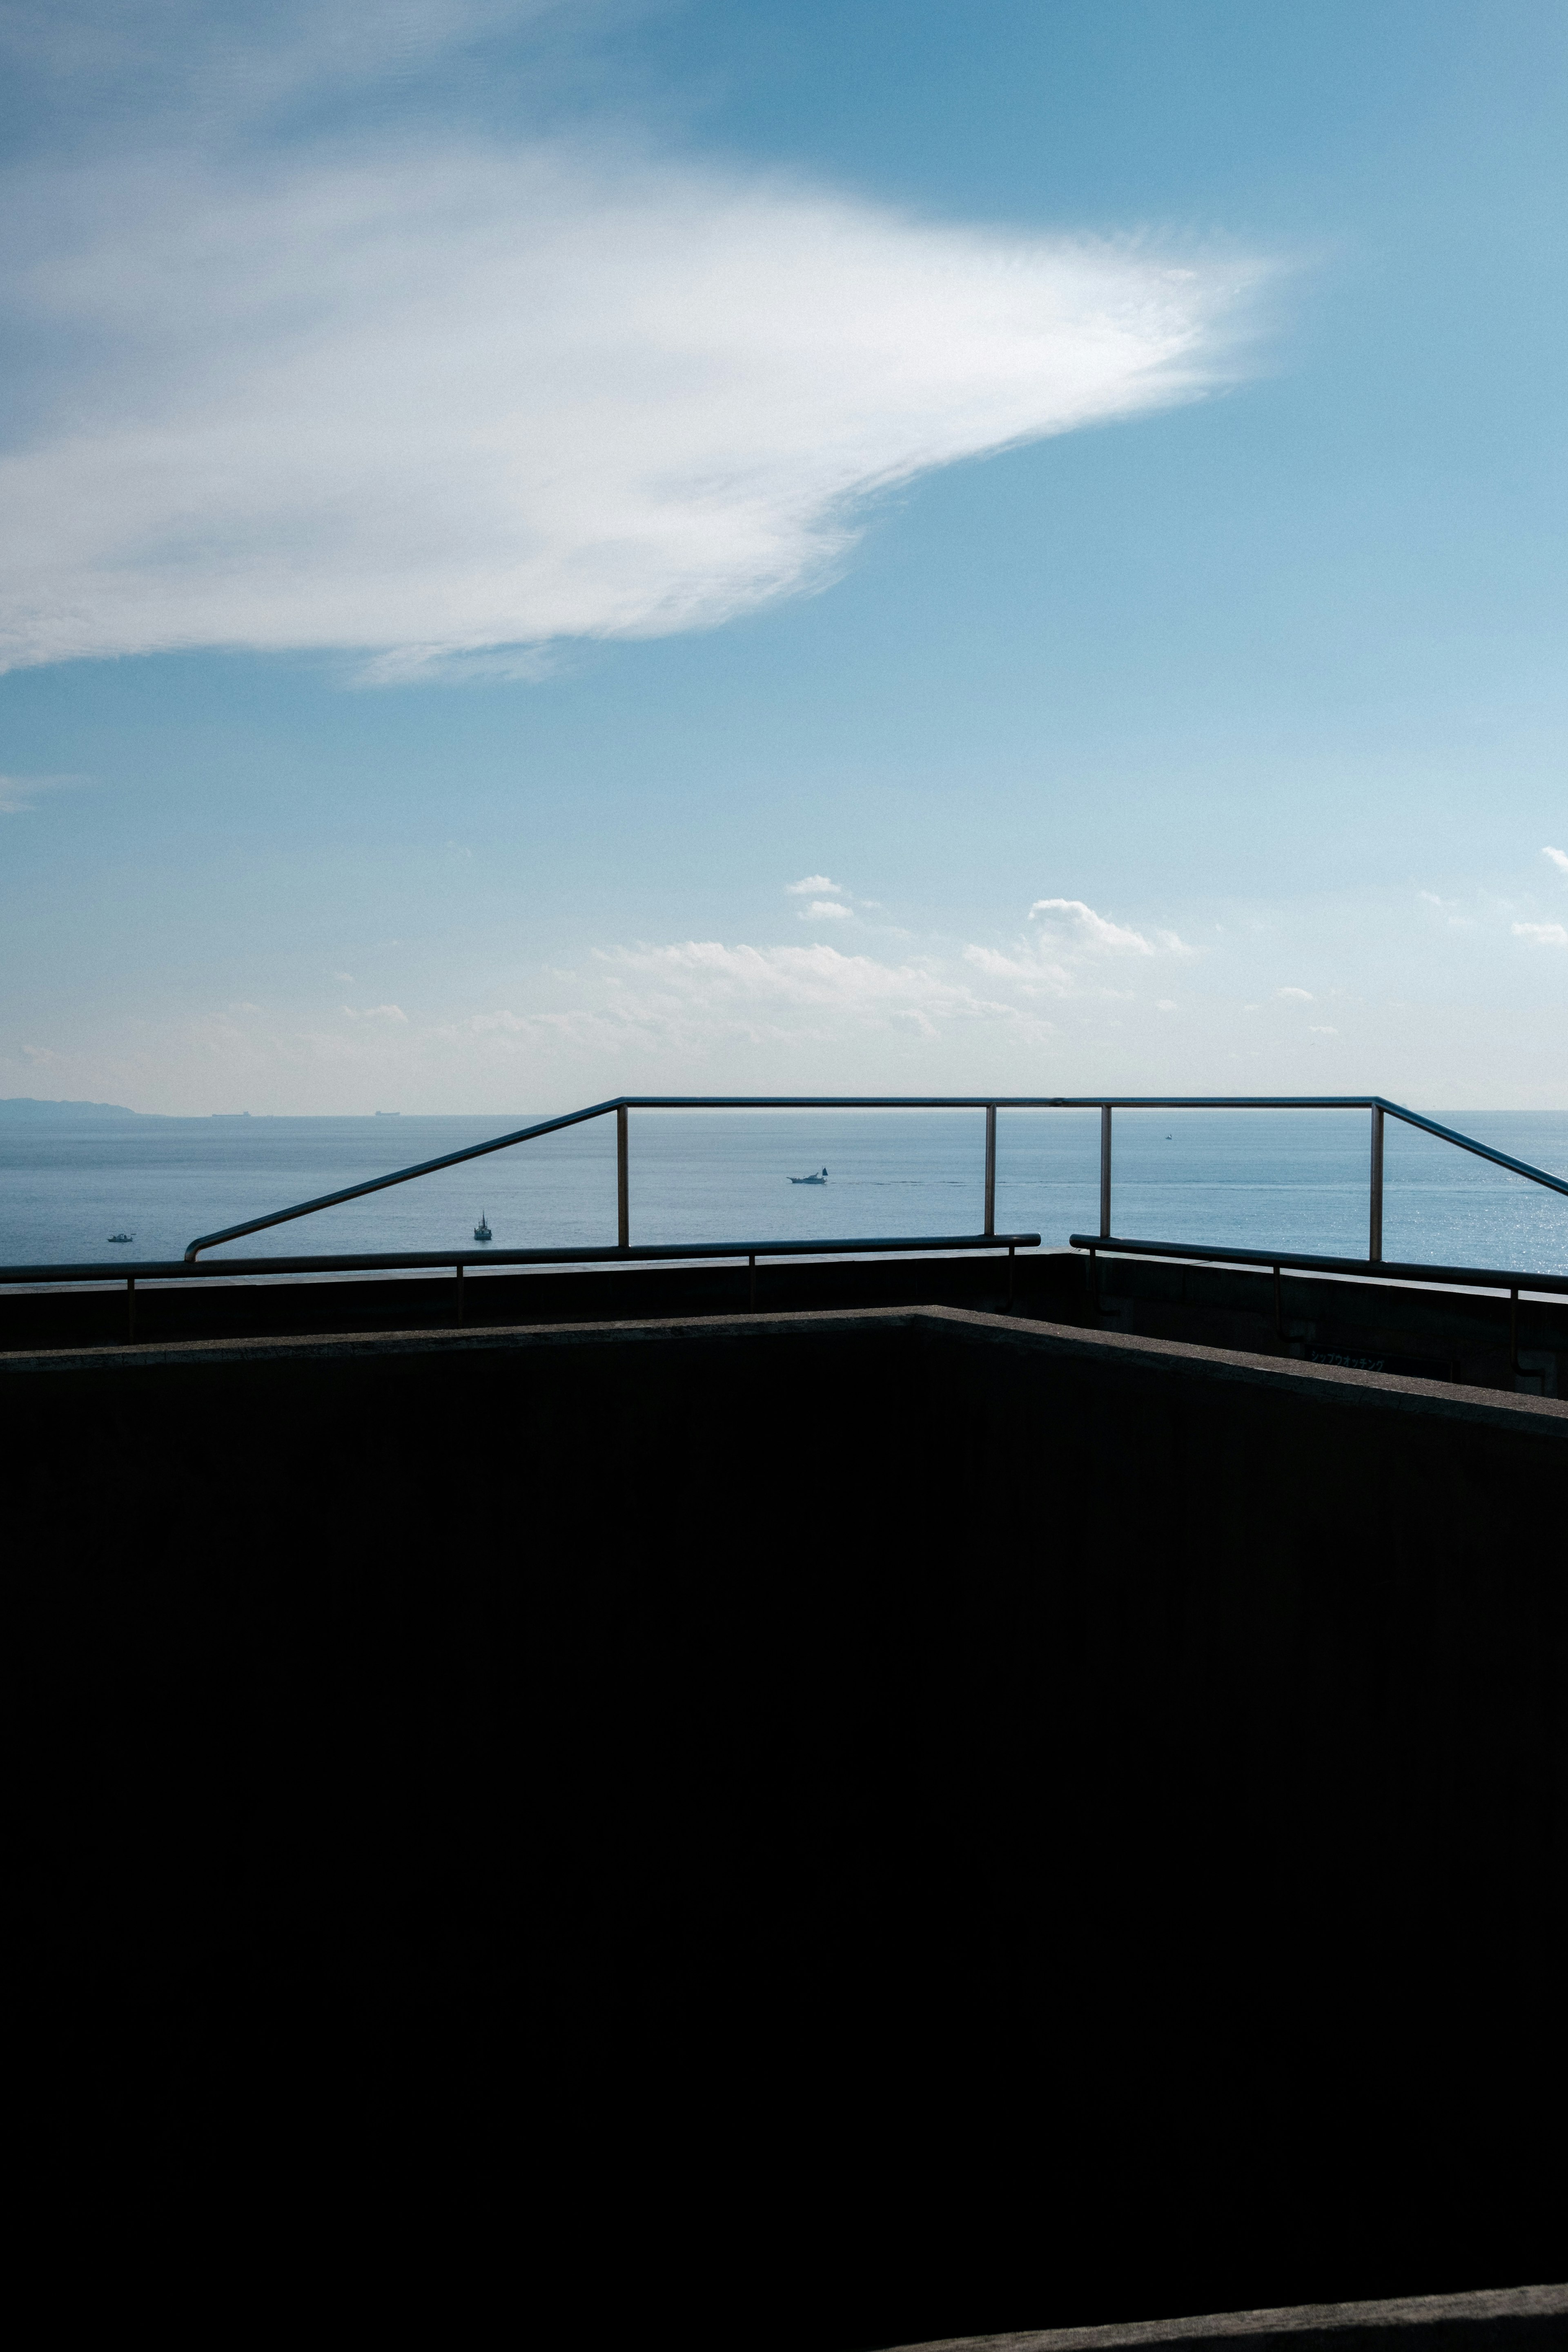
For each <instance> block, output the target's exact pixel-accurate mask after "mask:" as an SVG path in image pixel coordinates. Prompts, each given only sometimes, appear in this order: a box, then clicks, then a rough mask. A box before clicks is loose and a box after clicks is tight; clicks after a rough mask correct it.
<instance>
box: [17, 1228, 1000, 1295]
mask: <svg viewBox="0 0 1568 2352" xmlns="http://www.w3.org/2000/svg"><path fill="white" fill-rule="evenodd" d="M1039 1245H1040V1236H1039V1235H1038V1234H894V1235H892V1236H890V1237H885V1238H878V1239H872V1240H850V1241H788V1242H638V1243H636V1244H627V1245H626V1246H625V1247H618V1246H616V1245H613V1244H612V1245H607V1246H605V1247H603V1248H584V1249H531V1250H498V1249H468V1250H437V1251H420V1250H378V1251H373V1252H370V1253H362V1254H360V1255H343V1256H335V1257H231V1258H209V1259H207V1260H206V1261H205V1263H204V1262H203V1261H202V1260H200V1259H186V1258H116V1259H110V1260H109V1261H108V1262H106V1263H102V1264H94V1265H0V1285H4V1284H6V1283H13V1284H15V1283H27V1284H30V1285H37V1284H40V1283H70V1282H190V1281H197V1282H202V1281H206V1282H210V1281H213V1280H215V1279H217V1280H221V1279H222V1277H223V1276H225V1275H227V1276H230V1278H231V1279H232V1278H234V1277H236V1276H256V1275H267V1274H374V1273H390V1272H393V1271H395V1270H396V1269H398V1268H404V1269H410V1268H416V1267H419V1266H470V1265H647V1264H648V1263H649V1262H650V1261H656V1262H657V1261H660V1260H662V1261H664V1262H666V1263H668V1264H675V1263H679V1261H681V1260H683V1259H692V1258H759V1257H854V1256H859V1257H876V1256H887V1255H897V1254H899V1253H900V1252H902V1253H903V1254H905V1255H909V1256H911V1257H912V1256H921V1255H931V1254H932V1253H933V1252H937V1251H941V1252H943V1253H946V1252H950V1251H958V1250H1005V1251H1006V1252H1007V1255H1008V1256H1009V1257H1011V1255H1013V1252H1014V1251H1015V1250H1019V1249H1038V1247H1039Z"/></svg>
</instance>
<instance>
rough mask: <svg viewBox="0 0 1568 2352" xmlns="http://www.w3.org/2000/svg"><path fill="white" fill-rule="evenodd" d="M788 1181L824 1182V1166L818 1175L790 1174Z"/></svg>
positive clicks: (797, 1182)
mask: <svg viewBox="0 0 1568 2352" xmlns="http://www.w3.org/2000/svg"><path fill="white" fill-rule="evenodd" d="M789 1181H790V1182H791V1183H792V1184H826V1181H827V1171H826V1168H825V1169H824V1170H823V1171H822V1172H821V1174H820V1175H818V1176H792V1177H791V1178H790V1180H789Z"/></svg>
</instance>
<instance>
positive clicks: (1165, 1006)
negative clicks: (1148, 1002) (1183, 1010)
mask: <svg viewBox="0 0 1568 2352" xmlns="http://www.w3.org/2000/svg"><path fill="white" fill-rule="evenodd" d="M1154 1010H1155V1012H1156V1013H1174V1011H1175V1010H1176V1000H1175V998H1174V997H1173V996H1162V997H1160V998H1159V999H1158V1000H1157V1002H1156V1003H1155V1006H1154Z"/></svg>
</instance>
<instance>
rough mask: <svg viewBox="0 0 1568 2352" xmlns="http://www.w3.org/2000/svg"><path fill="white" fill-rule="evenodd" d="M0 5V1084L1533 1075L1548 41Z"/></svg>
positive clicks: (1196, 1085) (1247, 15) (1538, 963)
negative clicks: (0, 232) (0, 956)
mask: <svg viewBox="0 0 1568 2352" xmlns="http://www.w3.org/2000/svg"><path fill="white" fill-rule="evenodd" d="M256 13H257V12H255V11H246V10H239V9H234V10H225V9H221V8H216V7H201V6H195V5H175V0H162V5H156V4H154V5H119V6H107V5H74V6H73V5H69V0H64V5H53V6H51V7H49V8H47V9H45V8H42V7H39V8H31V7H17V6H8V7H5V8H0V26H3V27H4V29H5V37H6V39H7V42H8V44H9V64H8V69H7V72H6V74H5V77H4V78H3V80H4V88H5V93H6V95H5V100H4V107H5V112H4V115H3V117H0V120H3V122H4V132H5V142H6V162H5V203H6V211H7V215H8V218H9V221H10V225H11V226H10V232H9V235H8V237H7V240H6V252H7V258H6V259H5V263H4V265H3V267H0V300H3V301H4V304H5V310H6V314H7V349H8V351H9V352H10V353H11V358H10V362H9V365H8V369H7V383H8V395H7V399H6V402H5V409H4V416H5V425H4V440H3V443H0V519H3V520H4V530H3V531H0V656H3V657H4V658H5V661H6V663H7V667H6V669H5V675H4V676H0V774H3V776H4V779H5V781H4V782H3V783H0V809H3V812H4V813H0V854H3V857H4V879H3V884H0V887H3V890H4V898H3V909H4V912H3V925H4V929H3V940H4V957H5V1019H4V1023H3V1024H0V1094H30V1095H42V1096H61V1097H90V1098H98V1099H109V1100H118V1101H124V1102H129V1103H131V1104H132V1105H134V1106H135V1107H137V1108H144V1109H157V1110H181V1111H204V1110H211V1109H219V1110H230V1109H239V1108H249V1109H251V1110H253V1111H264V1110H278V1111H312V1110H317V1111H332V1110H368V1109H371V1108H404V1109H408V1110H431V1111H441V1110H449V1111H489V1110H495V1111H498V1112H501V1111H509V1110H512V1109H518V1110H529V1109H539V1110H548V1109H552V1108H563V1107H565V1106H568V1105H570V1104H571V1103H573V1102H575V1101H580V1100H581V1101H586V1100H592V1099H596V1098H598V1097H603V1096H605V1095H606V1094H611V1093H615V1092H618V1091H621V1090H623V1089H625V1090H631V1091H648V1090H653V1089H669V1090H679V1091H701V1090H708V1089H713V1088H724V1089H733V1090H736V1091H766V1090H773V1089H796V1088H798V1089H802V1090H804V1089H806V1088H810V1089H814V1090H815V1089H816V1088H834V1087H846V1088H886V1089H888V1090H889V1091H892V1090H904V1089H907V1088H912V1087H921V1088H922V1089H923V1088H930V1089H931V1090H933V1091H934V1090H938V1089H942V1090H947V1089H951V1090H953V1091H959V1090H962V1091H965V1092H973V1091H976V1090H979V1089H982V1088H990V1087H994V1088H996V1089H998V1090H1003V1091H1008V1092H1026V1091H1058V1090H1060V1091H1064V1092H1066V1091H1072V1092H1080V1091H1081V1092H1092V1091H1098V1090H1100V1089H1102V1088H1118V1089H1124V1090H1129V1091H1132V1090H1147V1091H1156V1090H1161V1091H1163V1090H1166V1089H1180V1090H1183V1091H1187V1090H1191V1091H1222V1090H1223V1091H1226V1092H1232V1091H1258V1092H1279V1091H1313V1092H1320V1091H1322V1092H1328V1091H1332V1092H1354V1091H1361V1090H1363V1089H1372V1088H1375V1089H1376V1090H1378V1091H1381V1092H1383V1093H1385V1094H1388V1095H1391V1096H1393V1097H1395V1098H1403V1099H1407V1100H1411V1101H1414V1102H1417V1103H1420V1104H1425V1105H1430V1106H1434V1107H1444V1106H1446V1107H1449V1108H1461V1107H1463V1108H1476V1107H1481V1106H1498V1107H1504V1106H1512V1105H1537V1106H1568V1018H1565V1016H1568V776H1565V741H1564V738H1565V722H1568V675H1565V667H1564V654H1563V646H1564V628H1563V623H1564V617H1565V615H1564V602H1565V597H1564V587H1563V548H1564V530H1563V522H1564V514H1563V508H1564V489H1565V466H1564V429H1563V427H1564V390H1565V374H1568V370H1565V366H1564V362H1565V359H1568V325H1565V310H1564V302H1563V253H1564V250H1565V238H1564V226H1565V224H1564V210H1565V207H1564V201H1563V200H1564V195H1565V194H1568V136H1565V133H1568V120H1565V117H1568V104H1565V98H1564V93H1565V91H1568V79H1565V75H1564V68H1565V66H1568V19H1565V18H1564V16H1563V12H1562V10H1561V8H1560V7H1559V6H1557V5H1537V0H1491V4H1490V5H1486V6H1484V7H1483V6H1479V5H1445V0H1419V5H1416V4H1415V0H1385V4H1384V5H1377V0H1371V4H1370V5H1369V0H1359V5H1354V6H1341V5H1326V0H1325V5H1310V6H1308V7H1306V8H1303V9H1300V10H1297V11H1286V10H1282V9H1268V8H1259V7H1258V6H1257V5H1250V0H1249V4H1248V5H1241V4H1240V0H1212V5H1197V0H1153V5H1132V0H1128V5H1118V0H1036V5H1029V6H1005V5H998V6H994V7H988V8H985V9H971V10H954V9H952V8H945V7H936V6H929V7H928V6H922V5H911V0H900V5H882V0H876V5H857V0H835V5H831V6H829V5H820V6H818V5H806V0H788V5H784V0H780V5H687V6H680V5H649V6H643V7H637V6H630V5H628V6H624V7H615V6H605V7H599V6H594V5H576V6H573V5H563V6H551V5H534V6H531V7H527V6H510V5H505V0H471V5H465V4H464V0H445V5H440V6H427V5H424V0H407V4H406V5H383V6H368V5H357V4H356V0H325V4H324V5H323V0H318V5H314V6H311V7H308V8H307V7H303V6H301V7H300V8H298V9H297V10H290V9H289V8H287V7H279V8H278V9H276V10H274V11H271V12H268V17H267V23H266V27H265V29H264V30H263V31H259V32H258V30H257V29H256V28H255V26H254V25H253V24H252V22H251V19H253V18H254V16H256Z"/></svg>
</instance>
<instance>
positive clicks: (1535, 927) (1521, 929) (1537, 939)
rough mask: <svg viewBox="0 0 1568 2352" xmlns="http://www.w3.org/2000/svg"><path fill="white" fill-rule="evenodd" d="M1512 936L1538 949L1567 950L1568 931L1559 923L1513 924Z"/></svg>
mask: <svg viewBox="0 0 1568 2352" xmlns="http://www.w3.org/2000/svg"><path fill="white" fill-rule="evenodd" d="M1513 935H1514V938H1515V939H1516V940H1530V941H1531V945H1532V946H1534V947H1538V948H1568V929H1564V928H1563V925H1562V924H1561V923H1515V925H1514V926H1513Z"/></svg>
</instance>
